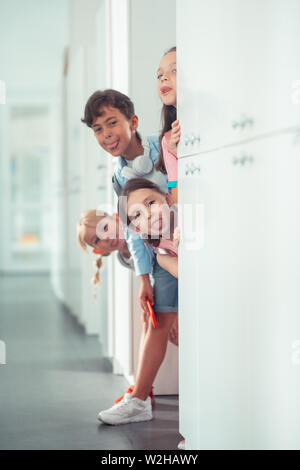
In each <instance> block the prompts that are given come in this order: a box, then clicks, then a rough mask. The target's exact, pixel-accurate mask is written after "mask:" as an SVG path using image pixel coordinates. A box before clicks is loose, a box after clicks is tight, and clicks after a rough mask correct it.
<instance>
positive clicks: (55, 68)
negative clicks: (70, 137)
mask: <svg viewBox="0 0 300 470" xmlns="http://www.w3.org/2000/svg"><path fill="white" fill-rule="evenodd" d="M67 42H68V0H51V1H49V0H26V1H24V0H9V1H2V2H0V80H3V81H5V83H6V92H7V96H6V105H3V104H2V105H1V104H0V143H1V144H0V152H1V166H0V200H1V204H0V219H1V220H3V219H5V220H6V223H8V220H7V214H6V212H7V211H6V209H7V210H8V207H9V206H8V194H9V181H8V178H9V171H8V168H9V167H8V158H9V154H8V152H9V141H8V138H9V137H8V135H9V134H8V132H9V127H8V113H7V110H8V108H9V105H10V104H11V103H12V102H14V103H15V104H17V103H19V102H24V101H26V103H27V104H31V103H33V102H41V101H42V102H45V103H47V104H49V105H50V106H51V105H52V103H56V102H57V100H58V97H59V90H60V77H61V75H62V61H63V49H64V47H65V45H66V44H67ZM50 133H51V135H53V132H52V129H51V130H50ZM53 147H54V146H53ZM5 183H7V184H5ZM5 214H6V215H5ZM2 235H3V230H1V232H0V269H1V266H2V265H3V264H2V261H3V251H4V250H8V247H7V246H4V243H5V242H4V240H3V237H2ZM1 251H2V253H1Z"/></svg>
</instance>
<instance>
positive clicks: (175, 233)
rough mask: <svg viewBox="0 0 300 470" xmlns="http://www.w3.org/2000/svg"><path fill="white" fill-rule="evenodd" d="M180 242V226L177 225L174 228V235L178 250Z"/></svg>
mask: <svg viewBox="0 0 300 470" xmlns="http://www.w3.org/2000/svg"><path fill="white" fill-rule="evenodd" d="M179 243H180V228H179V227H176V228H175V230H174V235H173V245H174V248H175V249H176V250H178V246H179Z"/></svg>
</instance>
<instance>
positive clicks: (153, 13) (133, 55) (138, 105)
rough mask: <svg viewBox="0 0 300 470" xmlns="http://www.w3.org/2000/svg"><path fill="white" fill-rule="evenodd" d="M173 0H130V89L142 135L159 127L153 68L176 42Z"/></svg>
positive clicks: (156, 66) (155, 130)
mask: <svg viewBox="0 0 300 470" xmlns="http://www.w3.org/2000/svg"><path fill="white" fill-rule="evenodd" d="M175 6H176V5H175V1H174V0H164V1H161V0H152V1H151V2H150V1H149V0H130V38H129V41H130V43H129V53H130V57H129V60H130V69H129V80H130V81H129V92H130V97H131V99H132V100H133V102H134V104H135V110H136V113H137V115H138V116H139V118H140V126H139V127H140V130H141V132H142V134H143V135H145V136H146V135H152V134H157V133H158V131H159V129H160V111H161V102H160V100H159V98H158V95H157V91H156V71H157V69H158V65H159V62H160V59H161V57H162V55H163V54H164V52H166V51H167V50H168V49H170V48H171V47H173V46H175V45H176V20H175Z"/></svg>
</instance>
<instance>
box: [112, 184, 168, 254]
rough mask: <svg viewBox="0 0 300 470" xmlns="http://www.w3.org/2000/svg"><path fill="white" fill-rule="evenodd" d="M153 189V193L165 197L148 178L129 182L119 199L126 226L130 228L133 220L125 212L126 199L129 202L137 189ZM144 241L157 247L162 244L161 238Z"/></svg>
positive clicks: (121, 214) (119, 212)
mask: <svg viewBox="0 0 300 470" xmlns="http://www.w3.org/2000/svg"><path fill="white" fill-rule="evenodd" d="M145 188H146V189H152V190H153V191H155V192H157V193H160V194H162V195H164V194H165V193H164V192H163V191H162V190H161V189H160V187H159V186H158V185H157V184H155V183H153V182H152V181H150V180H147V179H146V178H132V179H130V180H128V181H127V182H126V183H125V184H124V186H123V188H122V191H121V193H120V194H119V199H118V214H119V217H120V219H121V221H122V222H123V223H124V224H126V225H127V226H130V224H131V220H130V219H129V217H128V216H127V211H126V210H125V207H124V202H125V201H124V197H126V201H127V200H128V197H129V195H130V193H132V191H136V190H137V189H145ZM121 196H123V198H121V199H120V197H121ZM144 240H145V241H147V242H148V243H149V244H150V245H154V246H157V245H159V243H160V238H151V237H149V235H148V236H145V237H144Z"/></svg>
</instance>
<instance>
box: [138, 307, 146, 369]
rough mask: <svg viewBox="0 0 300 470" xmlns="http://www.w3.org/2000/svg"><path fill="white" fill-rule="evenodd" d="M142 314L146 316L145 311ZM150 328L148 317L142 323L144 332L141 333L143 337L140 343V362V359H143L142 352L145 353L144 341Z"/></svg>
mask: <svg viewBox="0 0 300 470" xmlns="http://www.w3.org/2000/svg"><path fill="white" fill-rule="evenodd" d="M142 315H143V316H144V314H143V313H142ZM144 319H146V317H145V316H144ZM148 328H149V323H148V320H147V319H146V321H143V324H142V333H141V339H140V344H139V354H138V358H139V359H138V363H140V361H141V359H142V354H143V350H144V343H145V341H146V333H147V330H148Z"/></svg>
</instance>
